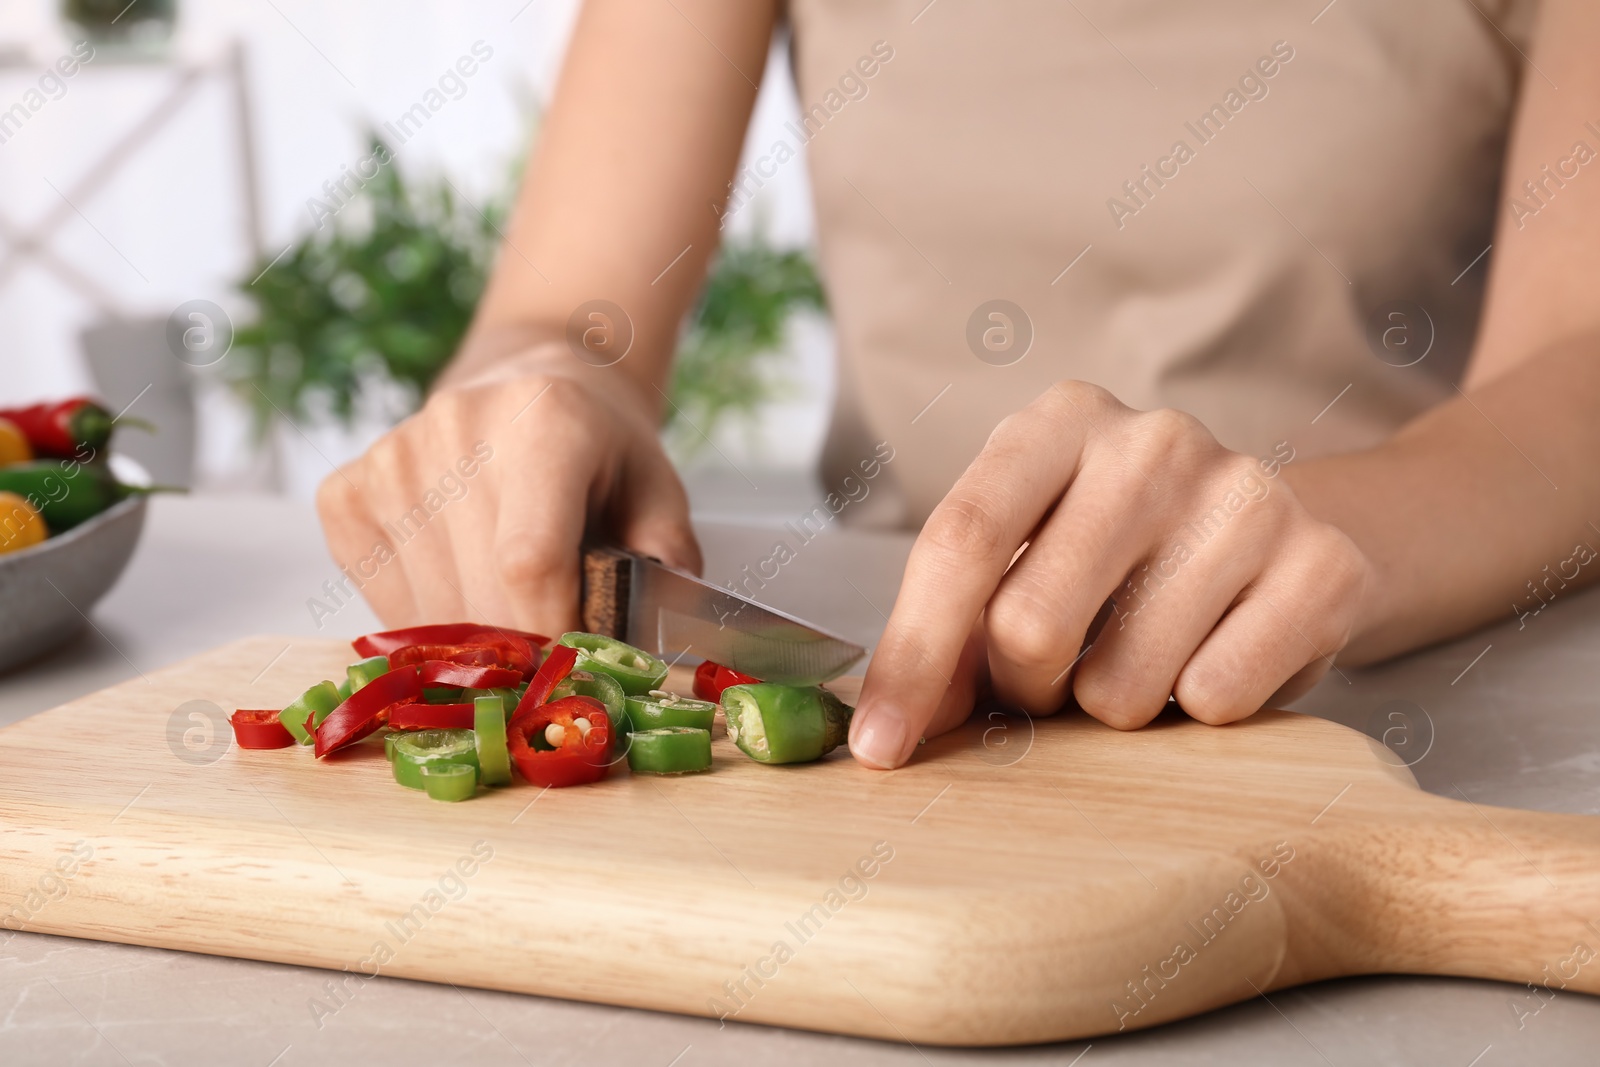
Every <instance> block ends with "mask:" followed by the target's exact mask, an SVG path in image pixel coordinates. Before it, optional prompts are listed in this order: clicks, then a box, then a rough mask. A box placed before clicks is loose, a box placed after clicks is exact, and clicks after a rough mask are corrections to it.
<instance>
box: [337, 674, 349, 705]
mask: <svg viewBox="0 0 1600 1067" xmlns="http://www.w3.org/2000/svg"><path fill="white" fill-rule="evenodd" d="M349 699H350V679H349V678H346V679H345V680H344V681H342V682H340V683H339V701H340V703H343V702H344V701H346V700H349Z"/></svg>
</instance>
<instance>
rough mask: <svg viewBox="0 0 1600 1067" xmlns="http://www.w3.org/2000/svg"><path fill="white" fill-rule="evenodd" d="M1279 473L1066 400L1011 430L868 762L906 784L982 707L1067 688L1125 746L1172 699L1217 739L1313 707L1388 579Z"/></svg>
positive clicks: (857, 725) (915, 557)
mask: <svg viewBox="0 0 1600 1067" xmlns="http://www.w3.org/2000/svg"><path fill="white" fill-rule="evenodd" d="M1289 458H1292V453H1290V454H1289ZM1283 461H1284V457H1283V456H1278V457H1276V458H1270V457H1269V458H1268V459H1264V460H1256V459H1252V458H1250V457H1248V456H1243V455H1240V454H1238V453H1236V452H1230V451H1228V450H1227V449H1225V448H1223V447H1222V446H1221V445H1220V444H1218V443H1217V441H1216V439H1215V438H1214V437H1212V436H1211V434H1210V432H1208V431H1207V430H1206V428H1205V427H1204V426H1203V425H1201V423H1200V422H1199V421H1198V420H1197V419H1195V418H1193V417H1192V416H1190V415H1186V414H1184V413H1182V412H1179V411H1172V410H1161V411H1135V410H1133V409H1132V408H1129V407H1126V406H1125V405H1123V404H1121V403H1120V402H1118V401H1117V399H1116V398H1115V397H1113V396H1112V395H1111V394H1110V393H1108V392H1106V391H1105V390H1103V389H1100V388H1098V387H1097V386H1093V385H1088V384H1086V383H1083V382H1072V381H1068V382H1059V383H1057V384H1056V385H1054V386H1052V387H1051V388H1050V389H1049V390H1048V391H1047V392H1046V393H1045V394H1044V395H1043V396H1041V397H1039V398H1038V399H1037V400H1035V401H1034V402H1033V403H1031V404H1029V405H1028V406H1027V407H1026V408H1024V409H1023V410H1022V411H1020V412H1018V413H1017V414H1015V415H1012V416H1011V417H1009V418H1007V419H1006V420H1004V421H1003V422H1001V423H1000V425H999V426H997V427H996V428H995V430H994V433H993V434H991V435H990V437H989V440H988V442H987V443H986V444H985V445H984V448H983V451H982V452H981V453H980V454H979V455H978V458H977V459H975V460H974V461H973V462H972V465H971V466H970V467H968V468H967V471H966V473H965V474H963V475H962V476H961V478H960V479H959V480H958V481H957V482H956V484H955V486H954V487H953V488H952V489H951V490H950V492H949V494H948V495H946V496H945V498H944V500H943V501H942V502H941V503H940V504H939V506H938V507H937V508H935V509H934V511H933V513H932V514H931V515H930V516H929V517H928V521H927V523H926V524H925V525H924V526H923V528H922V533H921V534H920V535H919V536H918V538H917V541H916V545H915V546H914V547H913V548H912V551H911V558H910V560H909V561H908V562H907V564H906V571H905V579H904V583H903V584H902V586H901V590H900V595H899V597H898V598H897V600H896V601H895V606H894V611H893V613H892V614H891V615H890V617H889V623H888V627H887V628H886V630H885V631H884V635H883V639H882V641H881V642H880V643H879V645H878V647H877V650H876V652H875V653H874V654H873V659H872V665H871V667H870V668H869V669H868V671H867V678H866V682H865V684H864V686H863V688H862V693H861V700H860V703H859V706H858V707H857V710H856V715H855V719H854V722H853V723H852V726H851V731H850V748H851V751H852V752H853V753H854V754H855V756H856V758H857V759H859V760H861V762H863V763H865V764H867V765H869V766H875V767H884V768H889V767H898V766H899V765H901V764H902V763H904V762H905V761H906V760H907V759H909V758H910V755H911V753H912V751H914V750H915V748H916V745H917V742H918V740H919V739H920V738H922V737H924V736H927V735H933V734H938V733H942V732H944V731H946V730H949V729H951V728H952V727H954V726H957V725H959V724H960V723H961V722H963V721H964V720H965V719H966V718H967V716H968V715H969V714H970V713H971V711H972V707H973V704H974V701H975V700H976V699H977V697H978V696H979V695H981V694H982V693H984V692H985V689H986V687H987V690H988V691H989V692H992V695H993V697H994V698H995V699H996V700H998V701H1000V702H1001V703H1004V704H1009V705H1012V706H1015V707H1018V708H1020V709H1022V710H1023V711H1025V712H1027V713H1029V714H1031V715H1048V714H1050V713H1052V712H1054V711H1057V710H1058V709H1060V708H1061V707H1062V706H1063V705H1064V704H1065V703H1066V702H1067V700H1068V696H1069V693H1068V690H1069V687H1070V690H1071V694H1070V695H1071V696H1072V697H1075V698H1076V700H1077V702H1078V704H1079V705H1081V706H1082V707H1083V709H1084V710H1085V711H1087V712H1088V713H1089V714H1090V715H1093V716H1094V717H1095V718H1097V719H1099V720H1100V721H1102V722H1104V723H1107V724H1108V725H1110V726H1114V727H1116V728H1118V729H1124V730H1131V729H1136V728H1138V727H1140V726H1143V725H1145V724H1146V723H1148V722H1149V721H1150V720H1151V719H1153V718H1154V717H1155V716H1156V715H1157V714H1158V713H1159V712H1160V711H1161V710H1162V708H1163V707H1165V706H1166V703H1167V698H1168V696H1169V695H1170V696H1174V697H1176V699H1177V702H1178V704H1179V706H1180V707H1182V709H1183V710H1184V711H1186V712H1187V713H1188V714H1190V715H1192V716H1194V717H1195V718H1196V719H1199V720H1201V721H1202V722H1207V723H1214V724H1220V723H1226V722H1232V721H1233V720H1235V719H1241V718H1244V717H1246V716H1248V715H1251V714H1253V713H1254V712H1255V711H1257V710H1258V709H1260V708H1262V707H1263V706H1265V705H1267V704H1268V703H1272V702H1281V701H1286V700H1290V699H1293V698H1294V697H1295V696H1298V695H1299V694H1301V693H1303V692H1304V691H1305V690H1307V689H1308V688H1310V687H1311V685H1312V684H1314V683H1315V682H1316V681H1317V679H1319V678H1320V677H1322V675H1323V673H1324V672H1326V671H1327V669H1328V668H1329V667H1330V666H1331V665H1332V663H1333V656H1334V654H1335V653H1337V652H1338V651H1339V650H1340V649H1341V648H1343V647H1344V644H1345V642H1346V641H1347V640H1348V639H1349V637H1350V634H1351V631H1352V629H1353V627H1354V626H1355V624H1356V621H1357V619H1358V617H1359V615H1360V613H1361V610H1362V606H1363V600H1364V596H1365V595H1366V593H1367V592H1368V591H1369V589H1370V587H1371V585H1372V566H1371V564H1369V562H1368V561H1367V559H1366V557H1365V556H1364V555H1362V553H1361V551H1360V550H1359V549H1358V548H1357V547H1356V545H1355V544H1354V542H1352V541H1351V540H1350V538H1348V537H1346V536H1345V535H1344V534H1343V533H1342V532H1341V531H1340V530H1338V529H1337V528H1335V527H1333V526H1330V525H1328V524H1327V523H1324V522H1320V521H1318V520H1317V519H1315V518H1313V517H1312V516H1311V515H1310V514H1309V513H1308V512H1307V511H1306V510H1305V508H1304V507H1302V506H1301V504H1300V502H1299V501H1298V500H1297V499H1296V498H1295V495H1294V493H1293V492H1292V491H1290V489H1289V487H1288V486H1287V485H1285V484H1284V483H1283V482H1282V481H1281V480H1279V479H1277V474H1278V472H1279V467H1280V464H1281V462H1283ZM1024 546H1026V548H1025V549H1024ZM1019 550H1020V554H1019ZM1108 597H1109V598H1114V609H1113V611H1112V613H1111V615H1110V616H1109V617H1108V618H1107V619H1105V621H1104V624H1103V626H1102V627H1101V629H1100V630H1099V632H1098V634H1096V635H1094V636H1093V643H1092V644H1090V645H1089V646H1088V647H1087V648H1085V647H1084V645H1085V635H1086V634H1088V633H1089V631H1090V626H1091V623H1092V622H1093V621H1094V620H1095V617H1096V615H1097V613H1099V612H1100V610H1101V607H1102V605H1103V604H1105V602H1106V600H1107V598H1108Z"/></svg>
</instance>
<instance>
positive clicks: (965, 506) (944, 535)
mask: <svg viewBox="0 0 1600 1067" xmlns="http://www.w3.org/2000/svg"><path fill="white" fill-rule="evenodd" d="M922 540H923V541H924V542H925V543H926V544H928V545H929V546H931V547H933V548H935V549H937V550H939V551H940V552H943V553H947V554H949V555H954V556H962V557H976V558H986V557H989V556H994V555H998V554H999V553H1000V552H1002V551H1005V552H1009V551H1010V546H1008V545H1007V544H1006V541H1007V540H1008V538H1007V536H1006V528H1005V523H1004V522H1002V521H1001V520H1000V518H999V517H998V516H997V515H996V514H995V508H994V507H993V506H992V504H991V503H990V502H989V501H988V500H986V499H984V498H983V497H982V496H980V495H976V494H963V495H956V494H952V495H951V496H949V497H946V498H945V500H944V502H943V503H941V504H940V505H939V506H938V507H937V508H936V509H934V512H933V514H932V515H929V516H928V521H927V522H926V523H924V524H923V527H922Z"/></svg>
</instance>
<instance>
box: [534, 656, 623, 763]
mask: <svg viewBox="0 0 1600 1067" xmlns="http://www.w3.org/2000/svg"><path fill="white" fill-rule="evenodd" d="M578 662H579V663H582V662H583V660H582V659H581V658H580V659H579V660H578ZM572 696H578V697H593V698H594V699H595V700H598V701H599V702H600V703H602V704H604V705H605V706H606V715H607V716H609V717H610V719H611V721H612V722H614V723H616V724H617V725H616V727H615V729H614V730H613V732H612V738H611V747H612V750H613V751H616V752H621V751H622V750H624V749H625V748H627V747H628V741H627V738H628V731H627V729H626V726H625V724H626V722H627V719H626V716H627V713H628V704H627V702H628V698H627V697H626V696H625V695H624V694H623V692H622V686H621V685H620V684H618V682H617V680H616V679H615V678H613V677H611V676H610V675H609V674H596V673H594V672H592V671H573V672H572V673H571V674H569V675H567V676H566V677H565V678H563V679H562V680H561V682H560V684H559V685H557V686H556V687H555V688H554V689H552V690H550V699H549V700H548V701H546V703H550V704H553V703H555V702H556V701H557V700H560V699H562V698H563V697H572Z"/></svg>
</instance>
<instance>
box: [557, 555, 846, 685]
mask: <svg viewBox="0 0 1600 1067" xmlns="http://www.w3.org/2000/svg"><path fill="white" fill-rule="evenodd" d="M583 623H584V628H585V629H587V630H589V631H590V632H591V633H603V634H606V635H607V636H610V637H616V638H620V639H621V640H623V641H626V642H628V643H629V644H631V645H635V646H637V647H639V648H642V649H644V650H645V651H646V652H649V653H651V654H652V655H655V656H660V657H661V658H662V659H664V660H667V661H668V662H674V661H676V660H677V659H679V658H681V657H684V656H690V657H693V658H695V659H700V660H707V659H708V660H712V661H714V662H717V663H720V664H722V665H723V666H725V667H732V668H733V669H734V670H736V671H741V672H743V673H745V674H749V675H753V676H755V677H757V678H760V679H762V680H763V681H768V682H778V683H781V684H783V685H818V684H820V683H822V682H825V681H828V680H829V679H831V678H837V677H838V676H839V675H841V674H843V673H844V672H845V671H846V670H848V669H849V668H850V666H851V665H852V664H854V663H856V662H857V661H858V660H860V659H861V657H862V656H864V655H866V649H864V648H862V647H861V646H860V645H858V644H855V643H854V642H852V641H848V640H846V639H844V638H842V637H839V636H838V635H836V634H831V633H828V632H827V631H825V630H821V629H818V628H817V627H815V626H812V625H811V624H810V623H808V622H806V621H804V620H803V619H797V618H795V617H794V616H793V615H789V614H787V613H786V612H782V611H778V610H777V609H775V608H769V607H767V606H766V605H764V604H761V603H758V602H757V601H754V600H752V599H750V598H749V597H747V596H743V595H741V594H739V593H736V592H734V591H733V590H731V589H728V588H725V587H723V586H719V585H713V584H712V583H710V582H707V581H705V580H703V579H701V578H697V577H695V576H694V575H692V574H690V573H689V572H687V571H681V570H678V569H677V568H676V567H669V566H667V565H666V564H664V563H661V562H659V561H657V560H654V559H651V558H650V557H648V556H641V555H637V554H636V553H633V552H628V551H625V550H622V549H617V548H610V547H590V548H586V549H585V550H584V555H583Z"/></svg>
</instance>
